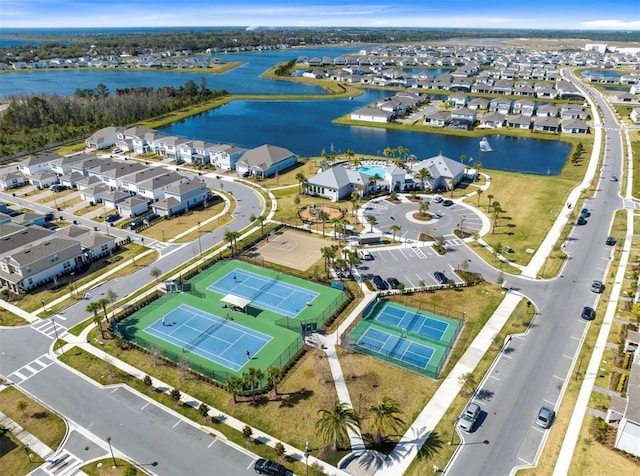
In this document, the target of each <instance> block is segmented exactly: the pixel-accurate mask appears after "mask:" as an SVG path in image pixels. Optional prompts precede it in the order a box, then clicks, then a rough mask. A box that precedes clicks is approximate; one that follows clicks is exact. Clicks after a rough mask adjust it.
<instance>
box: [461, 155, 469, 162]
mask: <svg viewBox="0 0 640 476" xmlns="http://www.w3.org/2000/svg"><path fill="white" fill-rule="evenodd" d="M465 160H467V156H466V155H465V154H461V155H460V163H461V164H464V161H465Z"/></svg>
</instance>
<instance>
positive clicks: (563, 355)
mask: <svg viewBox="0 0 640 476" xmlns="http://www.w3.org/2000/svg"><path fill="white" fill-rule="evenodd" d="M562 357H566V358H567V359H569V360H573V357H571V356H570V355H567V354H562Z"/></svg>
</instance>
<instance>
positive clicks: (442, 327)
mask: <svg viewBox="0 0 640 476" xmlns="http://www.w3.org/2000/svg"><path fill="white" fill-rule="evenodd" d="M376 320H377V321H379V322H382V323H384V324H389V325H391V326H394V327H398V328H400V329H404V330H407V331H410V332H415V333H417V334H420V335H423V336H425V337H428V338H430V339H434V340H437V341H440V340H442V337H443V336H444V335H445V333H446V332H447V329H448V328H449V324H448V323H447V322H444V321H442V320H441V319H438V318H437V317H435V316H431V315H428V314H425V313H423V312H422V311H417V310H415V309H408V308H403V307H399V306H394V305H393V303H391V302H387V303H386V304H385V306H384V307H383V308H382V310H381V311H380V313H379V314H378V316H377V317H376Z"/></svg>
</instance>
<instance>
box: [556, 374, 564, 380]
mask: <svg viewBox="0 0 640 476" xmlns="http://www.w3.org/2000/svg"><path fill="white" fill-rule="evenodd" d="M554 378H557V379H558V380H562V381H563V382H564V377H558V376H557V375H554Z"/></svg>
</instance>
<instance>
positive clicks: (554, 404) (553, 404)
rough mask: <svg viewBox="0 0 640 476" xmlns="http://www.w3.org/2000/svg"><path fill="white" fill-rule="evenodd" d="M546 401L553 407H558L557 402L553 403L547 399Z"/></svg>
mask: <svg viewBox="0 0 640 476" xmlns="http://www.w3.org/2000/svg"><path fill="white" fill-rule="evenodd" d="M544 401H545V402H547V403H548V404H549V405H552V406H554V407H555V406H556V402H552V401H551V400H547V399H546V398H545V399H544Z"/></svg>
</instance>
